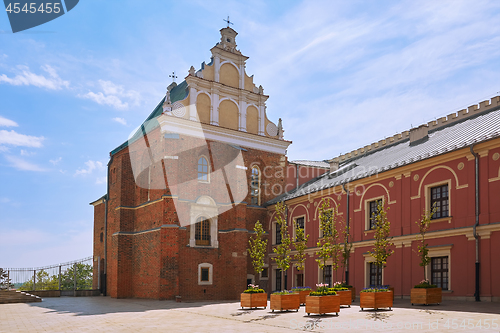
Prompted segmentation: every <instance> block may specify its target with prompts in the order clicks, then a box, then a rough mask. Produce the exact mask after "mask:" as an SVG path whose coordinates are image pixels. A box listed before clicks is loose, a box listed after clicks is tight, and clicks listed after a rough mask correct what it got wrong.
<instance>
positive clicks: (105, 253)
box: [99, 155, 114, 296]
mask: <svg viewBox="0 0 500 333" xmlns="http://www.w3.org/2000/svg"><path fill="white" fill-rule="evenodd" d="M113 157H114V155H111V158H110V160H109V162H108V177H107V180H106V196H105V198H104V210H105V211H104V274H103V275H104V276H103V279H102V280H103V281H102V294H103V295H104V296H106V295H107V281H108V279H107V276H108V201H109V180H110V177H111V168H110V166H111V163H113ZM99 274H100V273H99Z"/></svg>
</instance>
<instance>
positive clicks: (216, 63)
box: [214, 54, 220, 82]
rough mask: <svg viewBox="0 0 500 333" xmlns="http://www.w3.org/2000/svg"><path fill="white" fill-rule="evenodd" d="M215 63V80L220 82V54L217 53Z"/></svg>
mask: <svg viewBox="0 0 500 333" xmlns="http://www.w3.org/2000/svg"><path fill="white" fill-rule="evenodd" d="M214 60H215V63H214V66H215V67H214V72H215V73H214V80H215V82H219V72H220V58H219V55H218V54H216V55H215V59H214Z"/></svg>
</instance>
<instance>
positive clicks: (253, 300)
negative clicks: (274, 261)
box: [240, 221, 267, 309]
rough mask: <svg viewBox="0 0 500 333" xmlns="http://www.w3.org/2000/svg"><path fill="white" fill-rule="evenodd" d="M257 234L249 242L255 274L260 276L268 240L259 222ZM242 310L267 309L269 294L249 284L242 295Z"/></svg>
mask: <svg viewBox="0 0 500 333" xmlns="http://www.w3.org/2000/svg"><path fill="white" fill-rule="evenodd" d="M253 230H254V231H255V234H254V236H253V237H250V240H249V241H248V242H249V244H250V247H249V249H248V252H249V254H250V258H252V265H253V268H254V271H255V274H256V275H257V274H259V273H260V272H262V269H263V267H264V257H265V255H266V247H267V239H266V240H264V239H263V238H264V233H265V232H264V229H263V228H262V224H261V223H260V222H259V221H257V223H255V227H254V229H253ZM240 299H241V308H244V307H249V308H256V307H264V309H265V308H266V307H267V294H266V293H265V291H264V290H263V289H260V288H259V286H258V285H253V284H249V285H248V288H247V290H245V291H244V292H243V293H242V294H241V298H240Z"/></svg>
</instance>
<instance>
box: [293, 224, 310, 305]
mask: <svg viewBox="0 0 500 333" xmlns="http://www.w3.org/2000/svg"><path fill="white" fill-rule="evenodd" d="M293 223H294V228H295V242H294V243H293V246H294V247H295V251H297V253H295V255H294V257H293V258H294V259H295V262H296V268H297V271H299V272H300V271H303V270H304V262H305V261H306V252H305V250H306V249H307V240H308V239H309V235H306V234H305V233H304V229H302V228H299V227H298V226H297V223H296V222H295V221H294V222H293ZM292 291H293V292H295V293H298V294H299V298H300V304H301V305H302V304H305V303H306V296H307V295H309V293H310V292H311V288H309V287H304V286H295V287H293V288H292Z"/></svg>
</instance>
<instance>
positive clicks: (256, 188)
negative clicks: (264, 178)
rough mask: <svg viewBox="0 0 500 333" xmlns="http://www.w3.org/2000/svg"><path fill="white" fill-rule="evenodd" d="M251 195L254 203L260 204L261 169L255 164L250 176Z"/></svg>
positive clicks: (251, 201)
mask: <svg viewBox="0 0 500 333" xmlns="http://www.w3.org/2000/svg"><path fill="white" fill-rule="evenodd" d="M250 196H251V200H250V203H251V204H252V205H260V170H259V168H258V167H257V166H255V165H254V166H253V167H252V174H251V176H250Z"/></svg>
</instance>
